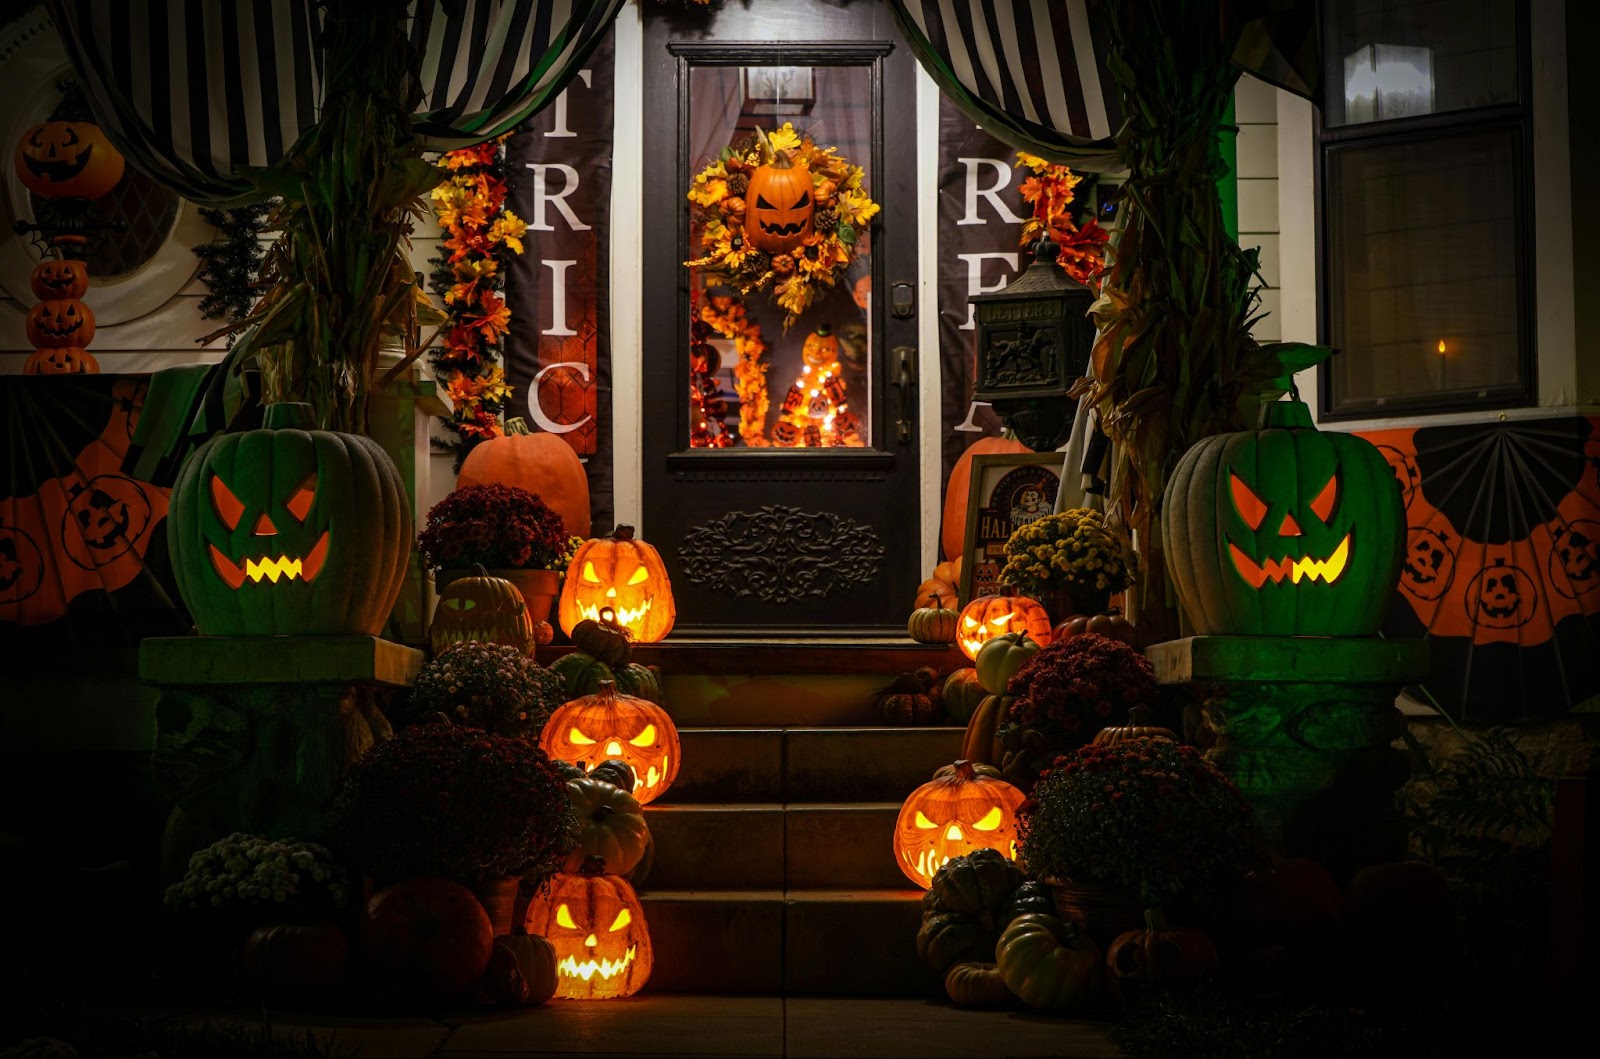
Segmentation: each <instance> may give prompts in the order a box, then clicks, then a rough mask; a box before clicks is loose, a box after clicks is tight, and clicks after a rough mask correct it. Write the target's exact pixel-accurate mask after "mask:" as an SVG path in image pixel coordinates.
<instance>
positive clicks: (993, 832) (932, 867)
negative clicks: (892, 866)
mask: <svg viewBox="0 0 1600 1059" xmlns="http://www.w3.org/2000/svg"><path fill="white" fill-rule="evenodd" d="M1022 802H1023V794H1022V792H1021V791H1020V790H1018V789H1017V788H1016V787H1013V786H1012V785H1011V784H1009V783H1007V782H1006V781H1005V780H1003V779H1001V778H1000V770H999V769H997V768H994V767H993V766H992V765H975V764H973V763H972V762H970V761H957V762H956V763H955V764H953V765H946V766H945V767H943V768H941V769H940V770H939V771H938V772H935V773H934V774H933V779H932V780H930V781H928V782H927V783H924V784H923V785H922V786H920V787H918V788H917V789H916V790H914V791H912V792H911V797H909V798H907V799H906V801H905V804H904V805H903V806H901V808H900V816H899V818H898V819H897V820H896V821H895V825H894V854H895V863H897V864H899V865H900V870H901V871H902V872H904V873H905V877H906V878H908V879H910V880H911V881H912V882H914V883H916V884H917V885H918V886H920V887H922V888H923V889H924V890H926V889H928V888H929V887H931V886H932V885H933V876H934V874H935V873H936V872H937V871H938V870H939V869H940V868H942V867H944V866H945V865H946V864H948V863H949V862H950V858H952V857H964V856H966V855H967V854H969V853H972V852H974V851H975V850H980V849H992V850H995V851H996V852H997V853H999V854H1000V855H1001V856H1003V857H1007V858H1009V859H1010V860H1016V859H1017V810H1018V809H1020V808H1021V807H1022Z"/></svg>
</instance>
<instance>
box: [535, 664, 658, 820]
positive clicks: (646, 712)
mask: <svg viewBox="0 0 1600 1059" xmlns="http://www.w3.org/2000/svg"><path fill="white" fill-rule="evenodd" d="M569 657H570V656H569ZM539 749H541V750H543V751H544V752H545V753H546V754H548V755H550V756H551V757H552V758H555V759H556V760H557V761H570V762H572V763H573V764H575V765H583V766H584V767H585V768H592V767H593V766H595V765H598V764H600V763H601V762H602V761H607V760H610V759H612V758H616V759H619V760H621V761H624V762H626V763H627V765H628V767H629V768H631V769H633V776H634V779H633V796H634V798H635V799H637V800H638V802H639V804H641V805H647V804H649V803H650V802H653V801H655V800H656V799H657V798H659V797H661V795H662V794H663V793H665V791H666V790H667V788H668V787H671V786H672V781H673V780H674V779H676V778H677V776H678V758H679V749H678V726H677V725H675V724H673V723H672V718H671V717H670V716H668V715H667V711H666V710H663V709H662V708H661V707H660V706H657V705H656V704H655V703H653V702H650V701H648V700H646V699H640V698H635V697H634V696H632V695H620V694H618V693H617V686H616V684H615V683H614V682H612V681H609V680H602V681H601V682H600V689H599V690H598V691H596V692H595V693H594V694H593V695H584V696H581V697H579V698H576V699H573V700H572V701H571V702H568V703H565V704H563V705H562V706H561V707H560V708H558V709H557V710H556V711H555V713H553V714H551V715H550V719H549V720H548V721H546V722H545V725H544V729H543V730H542V731H541V732H540V733H539Z"/></svg>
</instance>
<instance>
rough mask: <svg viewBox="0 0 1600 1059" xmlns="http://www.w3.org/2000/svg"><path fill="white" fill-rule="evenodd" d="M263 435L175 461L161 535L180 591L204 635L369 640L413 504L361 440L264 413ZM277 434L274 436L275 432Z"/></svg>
mask: <svg viewBox="0 0 1600 1059" xmlns="http://www.w3.org/2000/svg"><path fill="white" fill-rule="evenodd" d="M266 423H267V424H268V426H267V427H266V428H264V429H261V430H252V431H248V432H245V433H241V434H223V435H219V436H218V437H215V438H213V439H212V440H210V441H208V442H207V443H206V444H205V445H203V446H201V448H200V449H199V450H197V451H196V452H195V453H194V454H193V455H191V456H190V457H189V458H188V459H187V460H185V461H184V464H183V468H182V470H181V471H180V472H179V474H178V481H177V483H176V484H175V485H174V487H173V490H172V510H171V517H170V518H169V519H168V522H167V537H168V541H169V542H170V545H171V548H172V555H173V564H172V565H173V572H174V574H175V575H176V576H177V579H178V589H179V591H180V593H181V594H182V595H183V599H184V602H185V603H187V604H188V606H189V612H190V613H191V614H192V615H193V616H194V619H195V624H196V625H197V626H198V627H199V629H200V632H201V633H202V634H203V635H207V636H249V635H272V634H275V633H291V632H292V633H299V634H312V635H315V634H323V633H355V634H361V635H367V636H372V635H376V634H377V632H378V630H379V629H381V628H382V627H383V623H384V621H385V620H386V619H387V618H388V616H389V611H390V610H391V609H392V608H393V607H394V602H395V599H396V598H397V597H398V596H399V592H400V586H401V583H402V581H403V579H404V575H405V569H406V564H407V556H408V545H409V544H410V541H411V505H410V503H409V502H408V501H407V500H406V494H405V486H404V484H403V483H402V482H401V480H400V472H399V471H397V470H396V469H395V466H394V463H393V462H392V461H391V460H390V459H389V457H388V456H387V455H386V454H385V453H384V451H383V450H382V449H381V448H379V447H378V445H377V443H376V442H374V441H373V440H372V439H370V438H366V437H361V436H358V435H354V434H341V433H335V432H333V431H324V430H305V429H292V428H291V427H294V426H295V425H297V424H303V425H305V426H309V425H310V409H309V407H308V406H305V405H282V404H280V405H270V406H268V408H267V415H266ZM280 426H282V427H285V429H276V428H277V427H280Z"/></svg>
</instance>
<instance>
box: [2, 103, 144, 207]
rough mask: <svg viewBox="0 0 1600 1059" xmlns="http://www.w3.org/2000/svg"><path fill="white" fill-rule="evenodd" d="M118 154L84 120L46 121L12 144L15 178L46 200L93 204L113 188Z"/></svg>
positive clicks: (96, 128) (120, 161) (118, 174)
mask: <svg viewBox="0 0 1600 1059" xmlns="http://www.w3.org/2000/svg"><path fill="white" fill-rule="evenodd" d="M124 164H125V163H124V162H123V159H122V153H121V152H120V151H118V150H117V149H116V148H115V147H113V146H111V141H110V140H107V139H106V134H105V133H104V132H102V131H101V129H100V126H98V125H95V124H93V123H91V122H87V121H46V122H41V123H40V124H38V125H35V126H34V127H33V128H31V129H29V130H28V131H27V132H25V133H23V134H22V139H21V140H19V141H18V142H17V153H16V165H17V178H18V179H19V180H21V181H22V186H23V187H25V188H27V189H28V190H29V191H31V192H33V193H34V194H35V195H43V196H45V197H46V198H80V199H97V198H99V197H100V196H101V195H104V194H105V193H106V192H108V191H110V190H111V189H112V188H114V187H116V186H117V181H119V180H121V179H122V170H123V167H124Z"/></svg>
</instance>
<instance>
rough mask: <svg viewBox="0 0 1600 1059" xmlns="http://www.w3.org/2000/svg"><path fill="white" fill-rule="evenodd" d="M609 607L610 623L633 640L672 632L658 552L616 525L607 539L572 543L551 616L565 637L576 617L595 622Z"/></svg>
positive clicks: (672, 613)
mask: <svg viewBox="0 0 1600 1059" xmlns="http://www.w3.org/2000/svg"><path fill="white" fill-rule="evenodd" d="M607 607H610V608H611V609H612V611H613V612H614V614H615V620H616V623H617V624H618V625H620V626H622V627H623V628H624V629H626V630H628V632H629V634H631V635H632V637H633V639H634V640H635V641H637V642H639V643H655V642H656V641H658V640H662V639H665V637H666V635H667V633H669V632H671V631H672V623H673V622H674V621H676V620H677V616H678V611H677V608H676V606H675V605H674V604H673V602H672V581H671V579H670V578H668V577H667V567H666V564H665V563H663V562H662V561H661V553H660V552H658V551H656V550H655V549H654V548H652V547H651V546H650V545H648V544H646V543H645V542H644V541H642V540H637V539H635V538H634V535H633V527H632V526H618V527H617V528H616V529H615V530H613V531H612V532H611V535H610V536H608V537H596V538H595V539H594V540H591V541H585V542H584V543H583V544H581V545H579V546H578V550H577V552H576V553H575V554H574V555H573V557H572V565H571V566H569V567H568V568H567V576H566V580H565V582H564V583H563V584H562V586H561V603H560V605H559V606H558V607H557V610H556V620H557V621H559V622H560V623H561V629H562V631H563V632H565V633H566V634H567V635H568V636H571V635H572V630H573V629H575V628H577V627H578V623H579V622H581V621H586V620H587V621H599V620H600V617H601V611H603V610H604V609H605V608H607Z"/></svg>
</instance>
